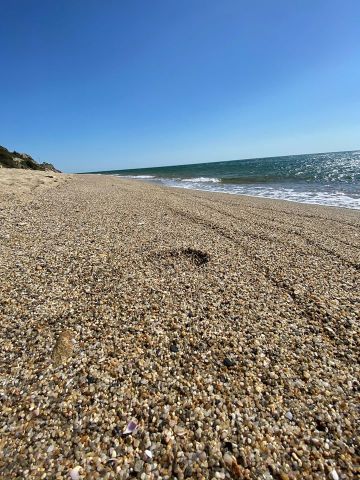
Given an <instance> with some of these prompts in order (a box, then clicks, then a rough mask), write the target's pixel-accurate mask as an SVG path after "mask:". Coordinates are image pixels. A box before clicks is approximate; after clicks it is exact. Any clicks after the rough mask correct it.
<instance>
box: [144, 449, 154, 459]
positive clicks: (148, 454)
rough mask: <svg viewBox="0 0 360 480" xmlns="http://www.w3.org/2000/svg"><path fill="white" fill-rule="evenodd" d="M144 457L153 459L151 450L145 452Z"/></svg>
mask: <svg viewBox="0 0 360 480" xmlns="http://www.w3.org/2000/svg"><path fill="white" fill-rule="evenodd" d="M145 455H146V456H147V457H148V458H153V454H152V451H151V450H145Z"/></svg>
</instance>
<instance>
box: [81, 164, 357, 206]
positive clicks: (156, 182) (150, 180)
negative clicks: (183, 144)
mask: <svg viewBox="0 0 360 480" xmlns="http://www.w3.org/2000/svg"><path fill="white" fill-rule="evenodd" d="M82 175H94V174H82ZM95 175H103V176H112V177H116V178H120V179H123V180H135V181H140V182H146V183H148V184H150V185H160V186H162V187H164V188H180V189H182V190H196V191H199V192H208V193H220V194H225V195H236V196H245V197H251V198H264V199H265V200H280V201H285V202H292V203H300V204H303V205H319V206H324V207H332V208H346V209H348V210H360V198H359V200H358V202H355V199H354V198H352V197H347V198H348V199H350V200H351V201H352V202H354V204H356V205H357V206H356V207H354V206H352V207H351V206H347V205H346V204H344V205H335V204H330V203H329V204H327V203H321V202H320V201H319V202H310V201H305V200H299V199H296V200H293V199H291V198H280V197H275V196H273V197H271V196H266V195H255V194H254V195H251V194H250V193H239V192H238V191H230V190H229V191H225V190H216V189H215V188H214V189H210V188H209V189H206V188H201V187H194V186H192V185H191V186H181V185H170V184H168V185H167V184H165V183H162V182H163V181H164V180H166V181H172V180H177V179H170V178H169V179H167V178H165V177H164V178H160V177H159V178H141V176H139V178H135V177H127V176H126V175H124V176H122V175H117V174H113V175H111V174H104V173H98V174H95ZM182 181H184V180H182ZM226 185H229V184H226Z"/></svg>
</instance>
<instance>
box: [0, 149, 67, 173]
mask: <svg viewBox="0 0 360 480" xmlns="http://www.w3.org/2000/svg"><path fill="white" fill-rule="evenodd" d="M0 168H23V169H29V170H43V171H46V170H50V171H52V172H59V170H57V169H56V168H55V167H54V165H52V164H51V163H46V162H44V163H38V162H36V161H35V160H34V159H33V158H32V157H31V156H30V155H27V154H26V153H19V152H15V151H14V152H9V150H7V149H6V148H5V147H1V146H0Z"/></svg>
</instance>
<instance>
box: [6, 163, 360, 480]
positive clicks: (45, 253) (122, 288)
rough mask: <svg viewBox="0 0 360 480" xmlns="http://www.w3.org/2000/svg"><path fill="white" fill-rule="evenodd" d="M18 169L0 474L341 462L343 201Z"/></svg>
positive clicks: (196, 475)
mask: <svg viewBox="0 0 360 480" xmlns="http://www.w3.org/2000/svg"><path fill="white" fill-rule="evenodd" d="M14 175H17V176H18V177H19V178H20V177H21V181H18V180H14V178H13V176H14ZM34 175H35V174H32V173H28V172H16V171H10V170H8V169H6V172H5V169H1V170H0V278H1V282H0V322H1V328H0V339H1V349H0V402H1V403H0V405H1V416H0V478H2V479H46V480H57V479H70V480H81V479H105V480H106V479H119V480H123V479H128V478H138V479H141V480H152V479H164V480H165V479H166V480H170V479H174V480H183V479H186V478H188V479H203V480H205V479H211V480H215V479H254V480H257V479H259V480H261V479H263V480H272V479H280V480H295V479H296V480H297V479H299V480H300V479H330V480H338V479H355V478H359V474H360V461H359V459H360V429H359V426H360V422H359V420H360V416H359V400H360V383H359V378H360V376H359V373H360V367H359V351H360V350H359V338H360V332H359V330H360V329H359V317H360V287H359V286H360V212H359V211H356V210H350V209H345V208H342V209H341V208H332V207H322V206H315V205H302V204H298V203H292V202H285V201H277V200H266V199H260V198H252V197H246V196H236V195H226V194H221V193H208V192H199V191H194V190H181V189H177V188H166V187H163V186H159V185H150V184H147V183H145V182H139V181H134V180H125V179H119V178H116V177H111V176H100V175H62V174H56V173H55V174H53V173H52V174H50V175H49V174H48V176H47V177H46V175H45V173H39V172H37V174H36V175H35V177H34ZM25 176H27V177H26V178H25ZM4 179H5V180H4Z"/></svg>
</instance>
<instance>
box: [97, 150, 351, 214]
mask: <svg viewBox="0 0 360 480" xmlns="http://www.w3.org/2000/svg"><path fill="white" fill-rule="evenodd" d="M96 173H101V174H107V175H116V176H119V177H125V178H135V179H138V180H144V181H146V182H152V183H157V184H161V185H165V186H167V187H180V188H187V189H194V190H205V191H208V192H221V193H228V194H232V195H250V196H255V197H265V198H276V199H281V200H290V201H293V202H300V203H310V204H319V205H328V206H334V207H346V208H352V209H357V210H360V150H357V151H349V152H332V153H316V154H306V155H290V156H282V157H267V158H251V159H246V160H230V161H224V162H209V163H196V164H188V165H174V166H167V167H154V168H139V169H128V170H112V171H103V172H96Z"/></svg>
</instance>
